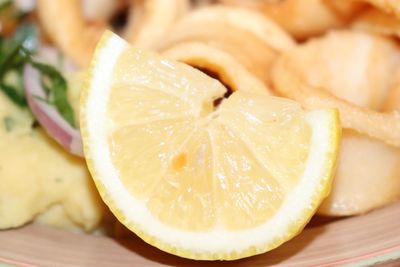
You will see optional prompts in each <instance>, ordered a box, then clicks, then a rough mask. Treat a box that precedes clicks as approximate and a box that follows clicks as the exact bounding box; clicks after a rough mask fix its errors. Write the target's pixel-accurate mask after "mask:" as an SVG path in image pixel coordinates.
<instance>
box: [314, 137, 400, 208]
mask: <svg viewBox="0 0 400 267" xmlns="http://www.w3.org/2000/svg"><path fill="white" fill-rule="evenodd" d="M399 197H400V149H399V148H395V147H393V146H390V145H387V144H385V143H383V142H381V141H379V140H377V139H373V138H370V137H368V136H365V135H361V134H359V133H357V132H355V131H353V130H350V129H344V131H343V137H342V141H341V145H340V154H339V158H338V166H337V170H336V174H335V177H334V179H333V185H332V189H331V193H330V194H329V196H328V198H326V199H325V200H324V201H323V202H322V205H321V206H320V207H319V210H318V214H323V215H330V216H348V215H355V214H362V213H365V212H368V211H370V210H372V209H375V208H378V207H382V206H384V205H387V204H389V203H392V202H394V201H396V200H398V199H399Z"/></svg>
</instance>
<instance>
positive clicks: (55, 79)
mask: <svg viewBox="0 0 400 267" xmlns="http://www.w3.org/2000/svg"><path fill="white" fill-rule="evenodd" d="M38 45H39V38H38V33H37V30H36V28H35V27H33V26H32V25H23V26H21V27H20V28H18V30H17V31H16V32H15V34H14V35H13V37H12V38H9V39H5V38H3V37H0V91H2V92H3V93H4V94H5V95H7V96H8V97H9V98H10V100H11V101H12V102H13V103H14V104H16V105H17V106H19V107H21V108H25V107H27V106H28V104H27V101H26V98H25V93H24V92H25V91H24V80H23V69H24V66H25V64H31V65H32V66H33V67H34V68H35V69H36V70H37V71H39V73H40V76H41V81H42V85H43V88H44V91H45V93H46V98H45V99H42V100H44V101H46V103H48V104H50V105H52V106H54V107H55V108H56V109H57V111H58V112H59V114H60V115H61V116H62V117H63V118H64V119H65V120H66V121H67V122H68V123H69V124H70V125H71V126H72V127H75V118H74V112H73V109H72V107H71V105H70V103H69V102H68V97H67V89H68V84H67V81H66V80H65V79H64V77H63V76H62V75H61V73H60V72H59V71H58V70H57V69H56V68H55V67H54V66H51V65H47V64H43V63H39V62H36V61H35V60H34V59H33V58H32V54H34V53H35V52H36V50H37V48H38Z"/></svg>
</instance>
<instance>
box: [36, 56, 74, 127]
mask: <svg viewBox="0 0 400 267" xmlns="http://www.w3.org/2000/svg"><path fill="white" fill-rule="evenodd" d="M32 65H33V67H35V68H36V69H37V70H38V71H39V72H40V73H41V74H42V86H43V88H44V90H45V92H46V96H47V98H46V100H47V103H49V104H50V105H53V106H55V107H56V108H57V111H58V112H59V113H60V114H61V116H62V117H63V118H64V119H65V120H66V121H67V122H68V123H69V124H70V125H71V126H73V127H75V120H74V111H73V110H72V107H71V105H70V104H69V102H68V96H67V88H68V86H67V81H66V80H65V79H64V77H63V76H62V75H61V74H60V73H59V72H58V71H57V69H56V68H54V67H53V66H50V65H45V64H42V63H37V62H33V63H32Z"/></svg>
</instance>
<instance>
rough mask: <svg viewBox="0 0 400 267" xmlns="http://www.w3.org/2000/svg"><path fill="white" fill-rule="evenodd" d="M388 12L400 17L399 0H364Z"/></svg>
mask: <svg viewBox="0 0 400 267" xmlns="http://www.w3.org/2000/svg"><path fill="white" fill-rule="evenodd" d="M364 1H366V2H368V3H370V4H372V5H374V6H376V7H378V8H380V9H382V10H384V11H385V12H388V13H392V14H395V15H396V16H397V17H398V18H400V3H399V1H398V0H364Z"/></svg>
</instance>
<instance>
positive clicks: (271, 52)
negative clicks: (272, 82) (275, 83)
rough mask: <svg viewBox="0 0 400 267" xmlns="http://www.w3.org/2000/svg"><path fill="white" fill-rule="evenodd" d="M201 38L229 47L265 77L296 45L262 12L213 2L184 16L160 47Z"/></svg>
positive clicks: (243, 61) (249, 68) (237, 57)
mask: <svg viewBox="0 0 400 267" xmlns="http://www.w3.org/2000/svg"><path fill="white" fill-rule="evenodd" d="M186 41H197V42H202V43H205V44H209V45H211V46H213V47H216V48H219V49H220V50H223V51H226V52H227V53H229V54H231V55H232V56H234V57H235V58H236V60H237V61H238V62H240V64H242V65H243V66H245V67H246V68H247V69H248V70H249V71H250V72H252V73H254V74H255V75H256V76H257V77H258V78H260V79H261V80H263V81H269V76H270V75H269V72H268V69H269V68H270V67H271V65H272V63H273V62H274V61H275V59H276V58H277V56H278V55H279V54H280V53H282V52H284V51H287V50H290V49H292V48H293V47H294V46H295V42H294V41H293V40H292V39H291V37H290V36H289V35H288V34H287V33H285V32H284V31H283V30H282V29H281V28H280V27H279V26H277V25H276V24H275V23H274V22H272V21H271V20H269V19H267V18H265V17H264V16H262V15H261V14H259V13H257V12H254V11H251V10H245V9H240V8H232V7H223V6H209V7H204V8H200V9H197V10H194V11H192V12H190V13H188V14H187V15H185V16H183V17H182V18H181V19H180V20H179V21H178V22H177V23H176V24H175V25H174V27H172V29H171V31H170V33H169V34H168V36H167V38H166V39H165V40H164V42H163V43H161V44H160V46H159V47H158V50H160V51H163V50H165V49H167V48H168V47H170V46H171V45H174V44H176V43H180V42H186Z"/></svg>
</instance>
